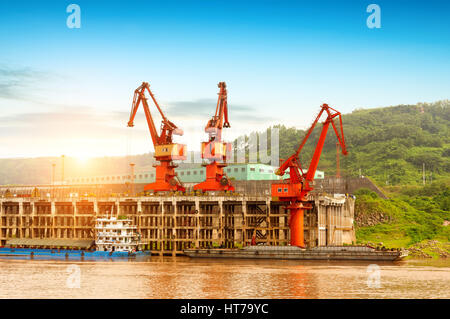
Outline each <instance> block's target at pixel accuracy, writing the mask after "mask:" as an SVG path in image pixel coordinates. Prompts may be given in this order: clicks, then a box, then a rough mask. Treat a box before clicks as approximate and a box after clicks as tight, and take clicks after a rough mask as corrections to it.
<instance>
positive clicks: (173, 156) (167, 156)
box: [128, 82, 186, 192]
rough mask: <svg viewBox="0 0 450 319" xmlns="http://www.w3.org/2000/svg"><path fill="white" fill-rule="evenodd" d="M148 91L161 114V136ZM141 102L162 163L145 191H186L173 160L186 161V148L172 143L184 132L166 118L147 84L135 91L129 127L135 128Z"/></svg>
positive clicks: (157, 155) (158, 159)
mask: <svg viewBox="0 0 450 319" xmlns="http://www.w3.org/2000/svg"><path fill="white" fill-rule="evenodd" d="M146 90H147V92H148V93H149V94H150V96H151V98H152V100H153V102H154V103H155V105H156V108H157V109H158V111H159V114H161V118H162V123H161V133H160V134H159V135H158V132H157V130H156V127H155V123H154V122H153V118H152V115H151V113H150V110H149V107H148V103H147V98H146V97H145V91H146ZM141 102H142V106H143V107H144V112H145V117H146V118H147V124H148V128H149V130H150V135H151V137H152V141H153V145H154V146H155V154H154V157H155V159H156V160H157V161H159V162H160V164H157V165H154V167H155V168H156V181H155V182H154V183H151V184H148V185H146V186H145V187H144V190H146V191H147V190H151V191H153V192H164V191H185V188H184V187H183V186H182V185H181V183H180V181H179V180H178V178H177V174H176V173H175V167H177V166H176V165H174V164H173V162H172V160H184V159H186V146H185V145H183V144H176V143H172V135H173V134H174V135H183V131H182V130H181V129H179V128H178V127H177V126H176V125H175V124H173V123H172V122H170V121H169V120H168V119H167V118H166V117H165V116H164V113H163V112H162V111H161V108H160V107H159V105H158V102H156V99H155V97H154V95H153V93H152V91H150V84H148V83H147V82H142V84H141V86H139V87H138V88H137V89H136V90H135V91H134V98H133V106H132V108H131V114H130V120H129V121H128V126H129V127H132V126H134V125H133V121H134V117H135V116H136V112H137V109H138V107H139V104H140V103H141Z"/></svg>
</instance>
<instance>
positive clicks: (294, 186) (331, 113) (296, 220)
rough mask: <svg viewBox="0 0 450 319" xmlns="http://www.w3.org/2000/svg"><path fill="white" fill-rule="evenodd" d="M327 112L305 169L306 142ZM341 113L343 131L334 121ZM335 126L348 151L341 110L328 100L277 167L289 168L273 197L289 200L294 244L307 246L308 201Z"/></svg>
mask: <svg viewBox="0 0 450 319" xmlns="http://www.w3.org/2000/svg"><path fill="white" fill-rule="evenodd" d="M324 112H326V113H327V115H328V116H327V119H326V120H325V121H324V122H323V127H322V132H321V133H320V137H319V141H318V142H317V146H316V149H315V151H314V155H313V158H312V159H311V163H310V164H309V168H308V171H307V172H306V173H304V172H303V170H302V167H301V165H300V160H299V158H298V156H299V154H300V152H301V150H302V148H303V146H304V145H305V143H306V141H307V140H308V138H309V136H310V135H311V133H312V131H313V130H314V127H315V126H316V124H317V122H318V121H319V119H320V117H321V115H322V114H323V113H324ZM336 116H338V117H339V123H340V131H341V132H340V134H339V131H338V130H337V128H336V125H335V124H334V121H333V119H334V118H335V117H336ZM330 123H331V125H332V126H333V129H334V132H335V133H336V136H337V139H338V141H339V144H340V146H341V148H342V154H344V155H347V149H346V146H345V139H344V131H343V128H342V117H341V113H339V112H338V111H336V110H335V109H333V108H331V107H329V106H328V105H327V104H323V105H322V107H321V110H320V112H319V115H317V117H316V119H315V121H314V123H313V124H312V125H311V127H310V129H309V130H308V132H307V133H306V136H305V137H304V138H303V141H302V143H301V144H300V146H299V147H298V149H297V151H296V152H295V153H294V154H293V155H291V156H290V157H289V158H288V159H287V160H285V161H284V162H283V163H282V164H281V166H280V168H279V169H278V170H277V171H276V174H277V175H279V176H283V175H284V173H285V172H286V170H287V169H289V179H287V180H285V181H284V183H279V184H272V197H275V198H278V199H279V200H280V201H286V202H289V206H287V209H289V211H290V218H289V227H290V230H291V245H292V246H300V247H304V240H303V211H304V210H305V209H311V208H312V207H311V205H310V204H309V203H308V201H307V196H308V194H309V192H310V191H312V190H313V187H312V185H311V184H312V182H313V180H314V175H315V173H316V169H317V165H318V164H319V159H320V155H321V154H322V149H323V145H324V143H325V138H326V136H327V132H328V127H329V126H330Z"/></svg>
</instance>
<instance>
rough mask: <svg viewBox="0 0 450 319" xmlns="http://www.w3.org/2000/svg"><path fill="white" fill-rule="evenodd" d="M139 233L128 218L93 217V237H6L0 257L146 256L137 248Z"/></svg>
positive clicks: (97, 257) (79, 257)
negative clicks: (80, 238) (74, 238)
mask: <svg viewBox="0 0 450 319" xmlns="http://www.w3.org/2000/svg"><path fill="white" fill-rule="evenodd" d="M141 246H142V245H141V244H140V234H139V233H138V232H137V231H136V226H134V225H132V220H131V219H117V218H116V217H112V216H109V217H103V218H97V220H96V225H95V241H94V240H70V239H31V238H19V239H10V240H8V241H7V245H6V246H5V247H0V257H30V258H44V259H45V258H51V259H53V258H56V259H60V258H63V259H64V258H65V259H99V258H100V259H104V258H136V257H142V256H150V254H151V253H150V252H149V251H144V250H142V249H141Z"/></svg>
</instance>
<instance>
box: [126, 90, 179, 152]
mask: <svg viewBox="0 0 450 319" xmlns="http://www.w3.org/2000/svg"><path fill="white" fill-rule="evenodd" d="M146 91H147V92H148V93H149V95H150V97H151V98H152V100H153V102H154V103H155V106H156V108H157V109H158V111H159V114H160V115H161V118H162V121H161V134H160V135H159V134H158V132H157V130H156V126H155V123H154V121H153V117H152V114H151V112H150V108H149V106H148V102H147V98H146V97H145V92H146ZM141 103H142V106H143V108H144V113H145V118H146V119H147V124H148V128H149V130H150V135H151V137H152V141H153V144H154V145H155V146H156V145H161V144H170V143H172V134H175V135H183V131H182V130H181V129H179V128H178V127H177V126H176V125H175V124H173V123H172V122H171V121H169V120H168V119H167V118H166V116H165V115H164V113H163V111H162V110H161V108H160V106H159V104H158V102H157V101H156V99H155V96H154V95H153V92H152V91H151V90H150V84H149V83H148V82H142V84H141V85H140V86H139V87H138V88H137V89H136V90H135V91H134V97H133V104H132V107H131V113H130V119H129V120H128V126H129V127H133V126H134V118H135V116H136V113H137V110H138V108H139V105H140V104H141Z"/></svg>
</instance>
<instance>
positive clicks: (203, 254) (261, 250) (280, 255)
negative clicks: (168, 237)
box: [184, 246, 407, 261]
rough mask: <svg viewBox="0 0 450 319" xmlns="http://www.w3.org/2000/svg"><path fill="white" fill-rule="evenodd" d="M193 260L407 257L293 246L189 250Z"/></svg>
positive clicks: (362, 250)
mask: <svg viewBox="0 0 450 319" xmlns="http://www.w3.org/2000/svg"><path fill="white" fill-rule="evenodd" d="M184 254H185V255H186V256H189V257H191V258H235V259H298V260H367V261H397V260H401V259H403V258H404V257H406V256H407V252H406V251H403V250H380V249H375V248H372V247H361V246H330V247H314V248H307V249H302V248H300V247H294V246H247V247H244V248H238V249H220V248H217V249H186V250H184Z"/></svg>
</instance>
